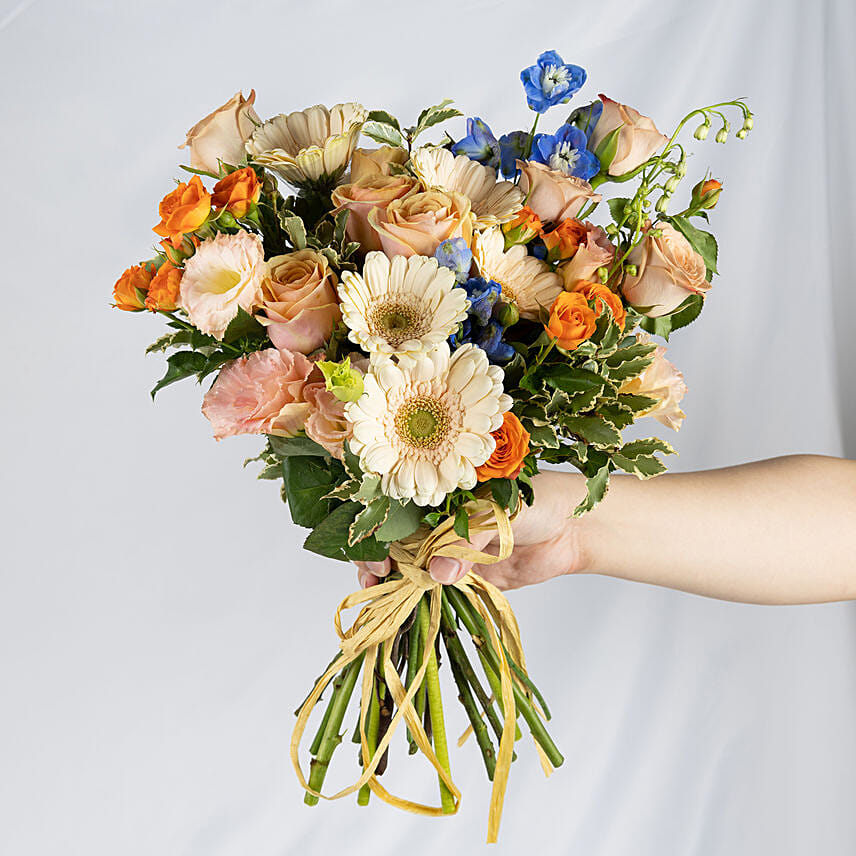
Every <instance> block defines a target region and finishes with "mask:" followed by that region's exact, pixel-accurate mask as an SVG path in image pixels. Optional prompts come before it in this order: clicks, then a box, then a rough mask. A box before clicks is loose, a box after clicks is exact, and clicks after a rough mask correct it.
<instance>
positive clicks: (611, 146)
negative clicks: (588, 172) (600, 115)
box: [594, 123, 624, 173]
mask: <svg viewBox="0 0 856 856" xmlns="http://www.w3.org/2000/svg"><path fill="white" fill-rule="evenodd" d="M623 127H624V123H622V124H621V125H619V126H618V127H617V128H614V129H613V130H612V131H610V132H609V133H608V134H607V135H606V136H605V137H604V138H603V139H602V140H601V141H600V142H599V143H598V144H597V148H596V149H595V150H594V153H595V156H596V157H597V159H598V160H599V161H600V171H601V172H603V173H606V172H608V171H609V165H610V164H611V163H612V162H613V161H614V160H615V153H616V151H617V150H618V137H619V134H620V133H621V129H622V128H623Z"/></svg>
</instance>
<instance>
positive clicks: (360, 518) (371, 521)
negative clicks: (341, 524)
mask: <svg viewBox="0 0 856 856" xmlns="http://www.w3.org/2000/svg"><path fill="white" fill-rule="evenodd" d="M389 506H390V499H389V497H388V496H383V495H379V496H376V497H375V498H374V499H372V500H370V501H369V502H368V504H367V505H365V506H364V507H363V510H362V511H360V512H359V513H358V514H357V516H356V517H355V518H354V522H353V523H352V524H351V525H350V527H349V529H348V546H349V547H353V546H354V545H355V544H357V543H358V542H359V541H363V540H365V539H366V538H368V537H369V536H370V535H374V533H375V532H376V531H377V530H378V528H379V527H380V526H381V525H382V524H383V523H385V522H386V518H387V516H388V515H389Z"/></svg>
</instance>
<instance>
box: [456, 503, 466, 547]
mask: <svg viewBox="0 0 856 856" xmlns="http://www.w3.org/2000/svg"><path fill="white" fill-rule="evenodd" d="M453 525H454V529H455V534H456V535H460V536H461V538H465V539H466V540H467V541H469V540H470V515H469V514H467V509H466V508H464V507H463V506H459V507H458V509H457V511H456V512H455V522H454V524H453Z"/></svg>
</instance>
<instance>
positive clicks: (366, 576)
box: [354, 558, 390, 588]
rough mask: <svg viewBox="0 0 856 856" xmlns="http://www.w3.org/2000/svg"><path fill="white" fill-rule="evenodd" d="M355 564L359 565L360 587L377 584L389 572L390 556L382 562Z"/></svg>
mask: <svg viewBox="0 0 856 856" xmlns="http://www.w3.org/2000/svg"><path fill="white" fill-rule="evenodd" d="M354 564H355V565H356V566H357V579H358V580H359V583H360V588H368V587H369V586H375V585H377V584H378V583H379V582H380V581H381V579H382V578H383V577H385V576H387V574H389V567H390V566H389V558H386V559H384V560H383V561H382V562H354Z"/></svg>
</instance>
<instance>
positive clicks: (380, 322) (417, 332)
mask: <svg viewBox="0 0 856 856" xmlns="http://www.w3.org/2000/svg"><path fill="white" fill-rule="evenodd" d="M367 320H368V324H369V330H370V331H371V333H372V334H373V335H375V336H382V337H383V338H384V339H386V341H387V342H389V344H390V345H392V346H393V347H394V348H397V347H398V346H399V345H400V344H401V343H402V342H406V341H407V340H408V339H417V338H419V336H421V335H423V333H425V332H427V328H426V324H425V318H424V316H423V314H422V313H420V312H418V311H417V309H416V308H415V307H414V306H411V305H409V304H407V303H404V302H402V301H400V300H384V301H383V302H381V303H378V304H377V305H375V306H373V307H372V308H371V309H370V310H369V312H368V319H367Z"/></svg>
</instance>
